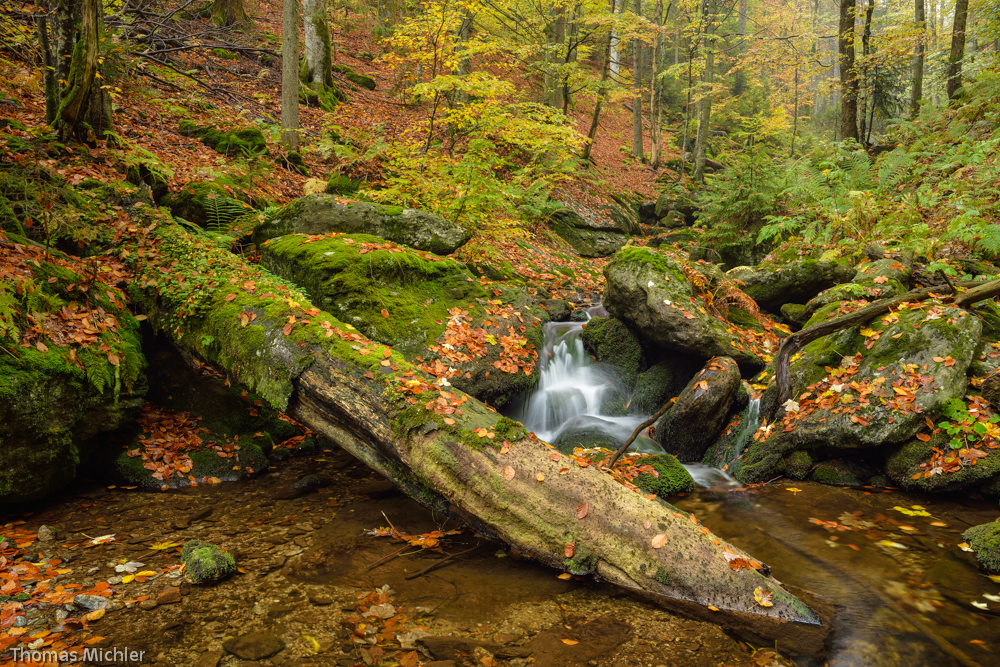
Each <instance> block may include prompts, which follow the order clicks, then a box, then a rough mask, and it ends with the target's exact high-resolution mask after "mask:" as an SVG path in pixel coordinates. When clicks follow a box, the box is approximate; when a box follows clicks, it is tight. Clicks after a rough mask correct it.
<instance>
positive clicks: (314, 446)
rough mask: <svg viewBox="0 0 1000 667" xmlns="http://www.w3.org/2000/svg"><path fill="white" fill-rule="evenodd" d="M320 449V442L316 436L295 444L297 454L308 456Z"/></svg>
mask: <svg viewBox="0 0 1000 667" xmlns="http://www.w3.org/2000/svg"><path fill="white" fill-rule="evenodd" d="M318 451H319V443H318V442H316V438H306V439H305V440H303V441H302V442H300V443H299V444H298V445H296V446H295V455H296V456H308V455H310V454H315V453H317V452H318Z"/></svg>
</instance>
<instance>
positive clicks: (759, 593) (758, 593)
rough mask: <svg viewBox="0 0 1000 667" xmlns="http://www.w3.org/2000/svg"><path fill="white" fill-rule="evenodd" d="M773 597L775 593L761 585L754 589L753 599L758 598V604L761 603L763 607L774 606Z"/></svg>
mask: <svg viewBox="0 0 1000 667" xmlns="http://www.w3.org/2000/svg"><path fill="white" fill-rule="evenodd" d="M773 598H774V593H772V592H771V591H769V590H767V589H765V588H763V587H761V586H758V587H757V588H755V589H754V591H753V599H754V600H756V601H757V604H759V605H760V606H761V607H773V606H774V602H773Z"/></svg>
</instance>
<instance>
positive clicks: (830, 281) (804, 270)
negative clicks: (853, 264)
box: [739, 259, 857, 311]
mask: <svg viewBox="0 0 1000 667" xmlns="http://www.w3.org/2000/svg"><path fill="white" fill-rule="evenodd" d="M856 273H857V271H856V270H855V269H852V268H850V267H847V266H844V265H843V264H837V263H835V262H821V261H817V260H814V259H807V260H804V261H801V262H790V263H788V264H784V265H782V266H778V267H775V268H770V267H766V268H761V269H758V270H756V271H753V272H752V273H751V272H746V273H743V274H741V275H740V277H739V279H740V280H741V281H742V282H743V287H742V290H743V291H744V292H746V294H747V295H748V296H750V298H752V299H753V300H754V301H756V302H757V305H758V306H760V307H761V308H762V309H764V310H768V311H776V310H778V309H779V308H780V307H781V306H782V305H784V304H786V303H790V302H797V303H805V302H806V301H808V300H809V299H811V298H813V297H814V296H816V295H817V294H819V293H820V292H821V291H823V290H825V289H827V288H830V287H833V286H834V285H839V284H841V283H846V282H848V281H850V280H852V279H853V278H854V275H855V274H856Z"/></svg>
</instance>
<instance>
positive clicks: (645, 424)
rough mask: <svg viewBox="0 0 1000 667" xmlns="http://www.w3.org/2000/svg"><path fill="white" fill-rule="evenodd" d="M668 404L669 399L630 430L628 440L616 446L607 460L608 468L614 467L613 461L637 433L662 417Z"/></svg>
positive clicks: (626, 447)
mask: <svg viewBox="0 0 1000 667" xmlns="http://www.w3.org/2000/svg"><path fill="white" fill-rule="evenodd" d="M670 405H671V404H670V401H667V402H666V403H664V404H663V407H662V408H660V409H659V410H657V411H656V414H655V415H653V416H652V417H650V418H649V419H647V420H646V421H644V422H642V423H641V424H639V425H638V426H637V427H636V428H635V430H634V431H632V435H630V436H629V438H628V440H626V441H625V443H624V444H623V445H622V446H621V447H619V448H618V451H616V452H615V455H614V456H612V457H611V461H609V462H608V468H609V469H610V468H614V467H615V462H616V461H617V460H618V459H620V458H621V456H622V454H624V453H625V450H627V449H628V448H629V446H630V445H631V444H632V443H633V442H634V441H635V439H636V438H638V437H639V434H640V433H642V432H643V430H645V429H646V428H647V427H649V426H651V425H652V424H653V423H654V422H655V421H656V420H657V419H659V418H660V417H662V416H663V413H664V412H666V411H667V409H668V408H669V407H670Z"/></svg>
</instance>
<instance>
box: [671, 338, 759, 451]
mask: <svg viewBox="0 0 1000 667" xmlns="http://www.w3.org/2000/svg"><path fill="white" fill-rule="evenodd" d="M739 387H740V369H739V367H738V366H737V365H736V362H735V361H734V360H733V359H730V358H729V357H719V358H717V359H713V360H711V361H709V362H708V364H707V365H706V366H705V368H704V369H702V371H701V373H699V374H698V375H696V376H694V378H692V379H691V381H690V382H688V384H687V387H685V388H684V391H682V392H681V394H680V396H679V397H678V398H677V402H676V403H674V405H673V407H671V408H670V410H669V411H668V412H667V414H665V415H664V416H663V418H662V419H660V421H658V422H657V423H656V433H655V435H654V438H655V439H656V441H657V442H659V443H660V444H661V445H663V448H664V449H666V450H667V452H669V453H671V454H673V455H675V456H676V457H677V458H678V459H680V460H681V461H683V462H689V461H701V460H702V458H703V457H704V455H705V451H706V450H707V449H708V447H709V445H711V444H712V443H713V442H715V440H716V439H717V438H718V436H719V433H720V431H721V430H722V427H723V426H724V425H725V424H726V418H727V416H728V414H729V406H730V405H731V404H732V402H733V399H734V398H735V397H736V392H737V391H738V390H739Z"/></svg>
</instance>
